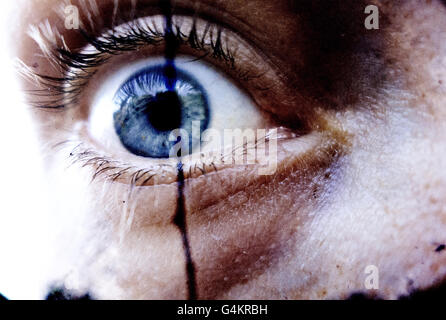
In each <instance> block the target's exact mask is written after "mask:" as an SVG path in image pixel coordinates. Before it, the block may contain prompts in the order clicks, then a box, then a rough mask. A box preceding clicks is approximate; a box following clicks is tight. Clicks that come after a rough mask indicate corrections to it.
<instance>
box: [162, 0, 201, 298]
mask: <svg viewBox="0 0 446 320" xmlns="http://www.w3.org/2000/svg"><path fill="white" fill-rule="evenodd" d="M160 1H161V2H160V6H161V10H162V12H163V15H164V17H165V24H166V25H165V32H164V41H165V52H164V58H165V64H164V70H163V72H164V79H165V85H166V88H167V90H168V91H175V84H176V81H177V72H176V67H175V57H176V54H177V50H178V38H177V37H176V36H175V33H174V31H173V25H172V4H171V2H170V0H160ZM180 156H181V155H180ZM177 177H178V199H177V211H176V213H175V217H174V220H173V222H174V224H175V225H176V226H177V227H178V229H179V230H180V232H181V238H182V241H183V248H184V256H185V259H186V274H187V289H188V299H189V300H195V299H197V290H196V283H195V266H194V262H193V261H192V256H191V251H190V245H189V237H188V234H187V225H186V209H185V203H184V172H183V163H182V162H181V159H180V160H179V161H178V165H177Z"/></svg>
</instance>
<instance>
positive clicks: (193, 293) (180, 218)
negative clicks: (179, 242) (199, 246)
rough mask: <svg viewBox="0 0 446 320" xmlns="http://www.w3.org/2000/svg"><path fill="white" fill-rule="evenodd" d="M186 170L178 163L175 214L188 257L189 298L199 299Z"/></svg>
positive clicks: (176, 223) (175, 221)
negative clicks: (186, 200) (188, 220)
mask: <svg viewBox="0 0 446 320" xmlns="http://www.w3.org/2000/svg"><path fill="white" fill-rule="evenodd" d="M183 189H184V172H183V164H182V162H181V161H180V162H179V163H178V202H177V212H176V214H175V218H174V223H175V225H176V226H177V227H178V229H180V231H181V236H182V238H183V247H184V254H185V258H186V273H187V288H188V292H189V297H188V299H189V300H196V299H197V290H196V283H195V266H194V262H193V260H192V256H191V251H190V245H189V238H188V234H187V224H186V210H185V205H184V190H183Z"/></svg>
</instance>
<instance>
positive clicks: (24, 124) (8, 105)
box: [0, 0, 50, 299]
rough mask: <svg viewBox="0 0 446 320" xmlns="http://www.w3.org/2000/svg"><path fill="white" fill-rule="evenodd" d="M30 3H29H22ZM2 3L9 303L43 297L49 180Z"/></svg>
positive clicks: (1, 217)
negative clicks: (23, 91) (24, 102)
mask: <svg viewBox="0 0 446 320" xmlns="http://www.w3.org/2000/svg"><path fill="white" fill-rule="evenodd" d="M23 1H29V0H23ZM18 2H19V1H16V0H5V1H1V2H0V23H1V25H0V44H1V47H0V121H1V122H0V146H1V149H0V170H1V171H0V293H2V294H3V295H5V296H6V297H7V298H9V299H39V298H43V297H44V295H45V290H46V289H45V287H44V285H43V282H42V280H43V279H44V275H45V272H46V271H45V270H47V268H46V263H47V260H48V259H47V257H46V255H47V250H49V248H50V246H48V244H47V243H46V241H47V235H48V230H49V226H50V223H49V222H50V221H49V219H48V217H47V212H48V211H47V210H46V209H45V207H46V203H47V202H46V201H47V200H46V199H48V197H47V196H46V194H47V193H46V192H45V188H46V185H45V180H44V179H43V175H42V170H41V164H42V163H41V160H40V159H39V156H38V149H37V141H36V137H35V134H34V130H33V125H32V122H31V119H30V116H29V114H28V112H27V108H29V107H27V106H26V105H24V104H23V97H22V96H21V94H20V90H19V86H18V81H17V74H16V72H15V71H14V65H13V61H14V57H13V56H12V53H11V49H12V46H11V42H10V41H9V39H8V37H9V36H12V37H13V39H14V41H23V40H22V39H18V38H17V35H14V33H15V32H16V30H17V24H18V23H19V21H18V19H17V15H14V14H12V11H11V9H13V8H14V7H13V6H14V5H16V4H17V3H18Z"/></svg>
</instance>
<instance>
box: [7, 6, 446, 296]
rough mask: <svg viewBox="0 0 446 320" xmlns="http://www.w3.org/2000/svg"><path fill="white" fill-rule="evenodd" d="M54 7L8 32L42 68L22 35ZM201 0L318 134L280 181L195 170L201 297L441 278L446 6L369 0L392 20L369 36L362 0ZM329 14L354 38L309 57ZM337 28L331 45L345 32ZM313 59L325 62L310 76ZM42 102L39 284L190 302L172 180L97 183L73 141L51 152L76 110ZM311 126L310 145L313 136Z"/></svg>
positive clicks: (284, 148)
mask: <svg viewBox="0 0 446 320" xmlns="http://www.w3.org/2000/svg"><path fill="white" fill-rule="evenodd" d="M55 2H57V1H55V0H54V1H49V0H46V1H30V0H22V1H21V2H18V4H17V7H16V13H15V14H16V17H20V20H19V21H20V25H21V26H23V28H21V30H22V34H21V35H20V36H19V37H20V38H21V39H22V38H23V39H25V40H24V41H22V42H20V43H17V42H12V46H13V47H14V48H15V49H14V50H15V54H16V55H17V56H18V57H20V58H21V59H22V60H23V61H24V62H25V63H26V64H28V65H31V66H32V65H34V64H35V63H37V64H38V67H37V69H38V72H41V73H50V72H51V69H50V67H49V66H48V63H45V60H44V59H43V58H41V57H40V56H39V54H38V49H37V47H36V46H35V44H34V43H33V42H32V41H31V39H30V38H29V37H28V36H27V35H26V34H25V33H26V28H27V26H28V25H29V24H33V23H39V22H41V21H42V20H43V19H45V18H46V17H47V15H48V9H47V8H48V7H51V6H52V5H53V4H54V3H55ZM101 2H102V1H101ZM105 2H106V1H103V2H102V3H105ZM198 2H200V3H201V6H202V8H205V7H206V4H208V5H209V4H210V3H212V6H214V7H216V8H220V9H221V10H224V11H226V12H228V13H230V14H229V16H231V17H237V18H238V19H242V20H243V21H242V22H243V23H237V26H238V27H240V32H241V33H247V32H246V30H249V35H250V36H251V41H252V42H253V43H254V44H255V45H258V46H260V47H261V49H262V52H263V53H264V55H265V58H267V59H268V60H269V61H271V62H272V64H273V65H274V66H276V67H277V68H278V69H279V70H281V72H282V73H283V74H285V75H286V79H287V80H288V82H289V83H292V85H293V86H294V87H295V88H297V90H295V91H296V92H299V94H293V95H290V96H289V97H287V96H283V97H282V98H283V99H284V100H287V99H288V100H287V103H288V104H289V105H294V104H296V106H295V108H288V109H287V110H285V111H283V110H282V111H280V112H281V115H282V117H284V116H287V117H292V116H293V114H294V113H297V112H298V111H301V112H303V113H304V114H305V115H304V116H303V117H304V118H305V119H306V121H307V122H309V128H310V131H311V133H309V134H308V135H305V136H303V137H299V138H296V139H292V141H288V142H280V143H279V147H278V159H279V160H280V161H279V166H278V169H277V171H276V173H275V174H274V175H273V176H258V175H257V174H256V173H255V172H256V169H257V168H256V166H239V167H234V168H227V169H224V170H221V171H219V172H216V173H210V174H208V175H204V176H199V177H196V178H194V179H189V180H186V184H185V199H186V212H187V225H188V232H189V238H190V245H191V250H192V258H193V261H194V263H195V267H196V271H197V272H196V277H197V291H198V297H199V298H203V299H222V298H229V299H246V298H249V299H263V298H267V299H268V298H272V299H327V298H328V299H331V298H334V299H340V298H341V299H342V298H347V297H348V296H349V295H351V294H352V293H355V292H364V293H365V294H368V295H372V296H379V297H382V298H388V299H394V298H398V297H400V296H402V295H407V294H409V293H410V292H411V291H412V290H414V289H423V288H428V287H430V286H432V285H434V284H437V283H439V282H441V281H443V280H444V278H445V276H446V251H442V252H435V249H436V248H437V247H438V245H440V244H442V243H446V236H445V234H446V233H445V230H446V202H445V199H444V194H445V192H446V170H445V169H446V159H445V157H444V156H445V152H446V142H445V141H446V121H445V120H446V110H445V109H444V105H445V103H446V95H445V93H446V87H445V85H446V59H445V57H446V39H445V38H446V33H445V32H442V30H446V19H444V17H445V16H446V8H445V7H444V5H443V4H442V3H441V2H440V1H429V2H420V1H415V0H413V1H370V3H374V4H376V5H377V6H379V8H380V14H381V25H380V27H381V29H380V30H373V31H369V30H366V29H365V28H364V27H363V20H364V19H365V15H364V14H363V11H364V8H365V5H364V3H362V1H353V0H352V1H344V5H339V6H331V7H330V6H328V5H327V4H324V2H323V1H313V2H310V1H302V2H301V4H300V5H299V4H294V5H292V4H290V2H289V1H274V2H272V1H267V0H250V1H236V0H230V1H229V0H226V1H210V0H203V1H196V3H198ZM178 3H180V4H181V3H183V4H184V3H186V1H178ZM325 6H328V7H325ZM319 9H320V10H324V9H325V10H324V11H321V12H324V14H322V16H323V17H326V18H332V19H334V18H335V17H337V19H339V21H340V23H342V26H343V27H336V26H332V29H333V30H334V31H333V32H337V31H340V30H343V31H345V37H346V38H347V40H348V43H350V42H354V43H356V44H357V46H342V45H340V47H339V50H338V51H337V50H334V49H333V50H325V51H323V50H320V51H315V52H313V51H311V54H309V53H306V52H308V50H313V49H315V48H316V49H317V48H319V49H321V48H323V45H322V44H320V43H318V44H313V43H312V41H311V39H313V40H315V39H317V40H328V38H327V39H326V38H324V36H323V34H324V32H322V30H319V29H318V28H323V25H327V24H328V25H329V24H330V21H334V20H330V19H329V20H327V21H326V23H325V24H323V23H321V21H318V20H317V19H316V18H312V16H313V14H316V13H317V10H319ZM335 9H336V10H335ZM337 10H338V11H337ZM352 12H353V13H352ZM335 13H337V14H335ZM214 14H215V15H216V13H215V12H214ZM229 20H231V18H228V21H229ZM322 20H323V19H322ZM231 21H232V20H231ZM237 21H239V20H237ZM239 22H240V21H239ZM333 23H335V22H333ZM277 28H279V29H280V32H278V31H277ZM18 29H19V28H18ZM318 30H319V31H321V32H320V33H318ZM300 31H304V32H300ZM323 31H326V30H323ZM342 34H344V33H342ZM309 35H311V37H310V36H309ZM337 36H338V37H339V39H337V40H334V44H339V43H342V40H340V39H341V38H342V37H344V35H342V36H341V35H340V34H338V35H337ZM360 40H363V41H362V42H360ZM69 41H73V42H75V40H73V39H69ZM336 41H339V42H336ZM358 43H359V44H358ZM319 46H320V47H319ZM364 48H366V49H364ZM305 50H307V51H305ZM340 54H342V55H343V56H342V58H339V55H340ZM324 57H325V58H326V61H328V62H329V64H327V65H324V64H323V63H322V62H321V61H325V60H324V59H323V58H324ZM309 62H313V63H319V65H318V66H319V67H315V70H314V73H313V72H310V70H309V69H308V68H309V67H308V65H309ZM284 77H285V76H284ZM32 85H33V84H32V83H31V84H30V83H26V84H25V86H26V87H27V88H29V87H31V88H32ZM290 92H291V91H290ZM259 99H260V100H261V98H259ZM310 102H311V106H312V107H311V108H310V109H308V108H307V107H308V106H309V105H310ZM296 110H298V111H296ZM302 110H304V111H302ZM31 112H32V115H33V117H34V119H35V121H36V123H37V124H39V135H40V137H41V141H42V150H43V151H42V152H43V153H44V156H45V159H46V162H45V163H46V167H45V169H46V170H47V176H48V179H49V181H51V184H50V185H51V186H52V194H53V195H54V199H53V201H52V208H51V209H52V210H53V211H52V212H54V216H53V220H52V224H53V226H54V229H53V230H54V232H53V234H51V235H50V237H51V239H52V243H53V247H51V248H48V250H50V251H51V252H52V255H53V256H52V258H53V259H51V260H50V263H49V264H50V270H49V271H48V274H50V275H51V277H48V279H47V281H46V282H45V283H42V284H41V285H42V287H47V288H48V287H49V286H51V285H53V284H58V285H65V286H67V287H68V286H69V287H70V288H71V289H73V290H74V291H75V292H76V293H78V294H82V293H84V292H86V291H88V292H90V293H91V295H92V296H93V297H95V298H99V299H109V298H111V299H153V298H157V299H183V298H186V297H187V288H186V281H185V279H186V273H185V268H184V253H183V248H182V243H181V237H180V233H179V231H178V230H177V228H176V227H175V226H174V225H173V224H172V218H173V216H174V214H175V207H176V188H177V187H176V184H172V183H170V184H169V183H166V184H159V185H156V183H155V185H152V186H145V187H136V188H135V189H134V190H133V191H132V192H131V194H130V198H129V197H128V196H127V195H128V194H129V192H128V188H129V186H128V185H127V184H125V183H117V184H113V185H110V184H109V183H107V182H104V181H102V180H100V179H99V180H95V181H93V182H92V181H91V174H92V173H91V170H90V169H89V168H82V167H80V166H76V165H74V166H68V164H69V159H68V158H67V153H66V152H63V150H64V149H63V148H60V149H57V148H56V149H51V151H49V150H48V145H53V144H55V143H57V142H60V139H56V136H57V137H59V136H64V137H66V136H68V135H69V134H70V132H72V131H74V129H73V128H74V127H75V125H76V122H77V120H76V118H73V119H69V120H67V119H66V118H65V117H64V115H63V113H60V112H59V113H56V112H48V111H41V110H35V109H34V110H33V111H31ZM311 134H313V135H311ZM310 135H311V137H313V136H314V137H316V138H315V140H311V139H309V140H311V141H312V142H313V143H314V142H315V141H316V142H317V143H315V145H313V144H311V143H310V142H308V141H307V140H305V139H308V137H309V136H310ZM299 142H301V143H299ZM65 151H67V150H65ZM68 152H69V151H68ZM129 212H134V216H133V217H131V216H130V215H129ZM123 217H124V218H123ZM25 236H26V235H24V237H25ZM25 254H26V253H25ZM368 265H375V266H377V267H378V269H379V289H378V290H367V289H366V288H365V287H364V280H365V278H366V276H367V275H366V274H365V273H364V270H365V268H366V267H367V266H368ZM73 279H74V280H73Z"/></svg>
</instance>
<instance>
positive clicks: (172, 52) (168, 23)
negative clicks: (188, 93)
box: [160, 0, 178, 91]
mask: <svg viewBox="0 0 446 320" xmlns="http://www.w3.org/2000/svg"><path fill="white" fill-rule="evenodd" d="M160 5H161V10H162V12H163V15H164V17H165V30H164V42H165V50H164V58H165V60H166V61H165V64H164V77H165V81H166V87H167V89H168V90H169V91H174V90H175V84H176V81H177V72H176V68H175V57H176V54H177V50H178V38H177V37H176V36H175V33H174V32H173V26H172V4H171V3H170V0H161V4H160Z"/></svg>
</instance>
